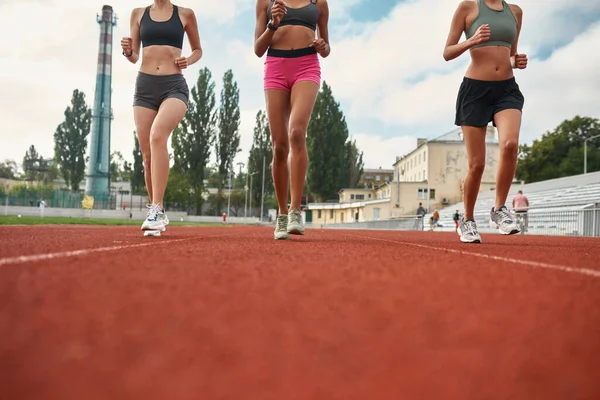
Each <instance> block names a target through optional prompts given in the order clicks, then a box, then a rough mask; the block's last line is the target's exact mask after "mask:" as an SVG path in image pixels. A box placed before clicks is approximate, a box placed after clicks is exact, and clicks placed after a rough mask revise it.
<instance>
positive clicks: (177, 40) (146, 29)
mask: <svg viewBox="0 0 600 400" xmlns="http://www.w3.org/2000/svg"><path fill="white" fill-rule="evenodd" d="M184 33H185V30H184V29H183V23H182V22H181V19H180V18H179V11H178V9H177V6H175V5H174V6H173V14H172V15H171V18H169V19H168V20H166V21H162V22H156V21H154V20H152V18H150V6H148V7H146V10H145V11H144V15H142V20H141V21H140V39H141V40H142V47H148V46H161V45H162V46H172V47H176V48H178V49H181V48H183V35H184Z"/></svg>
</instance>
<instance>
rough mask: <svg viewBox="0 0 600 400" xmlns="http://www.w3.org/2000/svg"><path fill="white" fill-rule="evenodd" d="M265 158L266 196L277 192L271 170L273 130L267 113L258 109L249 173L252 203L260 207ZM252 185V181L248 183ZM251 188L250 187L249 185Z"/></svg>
mask: <svg viewBox="0 0 600 400" xmlns="http://www.w3.org/2000/svg"><path fill="white" fill-rule="evenodd" d="M263 158H264V161H265V197H267V196H269V195H272V194H273V193H274V192H275V188H274V186H273V174H272V172H271V160H272V159H273V147H272V143H271V131H270V130H269V121H268V120H267V113H266V112H263V111H258V113H256V123H255V125H254V139H253V141H252V147H251V148H250V156H249V160H248V173H249V174H254V175H252V193H250V195H251V196H252V205H253V206H259V207H260V199H261V193H262V173H263ZM248 186H250V183H248ZM248 190H250V187H248Z"/></svg>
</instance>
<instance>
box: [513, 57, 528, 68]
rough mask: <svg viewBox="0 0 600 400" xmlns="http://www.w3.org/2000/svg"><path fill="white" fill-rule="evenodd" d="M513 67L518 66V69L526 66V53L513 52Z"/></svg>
mask: <svg viewBox="0 0 600 400" xmlns="http://www.w3.org/2000/svg"><path fill="white" fill-rule="evenodd" d="M515 68H518V69H525V68H527V55H525V54H515Z"/></svg>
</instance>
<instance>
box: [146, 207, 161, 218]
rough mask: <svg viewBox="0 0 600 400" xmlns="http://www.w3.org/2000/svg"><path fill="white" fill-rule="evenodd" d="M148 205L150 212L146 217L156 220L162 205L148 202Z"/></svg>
mask: <svg viewBox="0 0 600 400" xmlns="http://www.w3.org/2000/svg"><path fill="white" fill-rule="evenodd" d="M146 207H148V214H147V215H146V219H149V220H156V219H157V217H158V213H159V212H160V207H159V206H158V204H154V205H152V204H148V205H147V206H146Z"/></svg>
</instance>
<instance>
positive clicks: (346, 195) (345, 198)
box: [340, 189, 373, 203]
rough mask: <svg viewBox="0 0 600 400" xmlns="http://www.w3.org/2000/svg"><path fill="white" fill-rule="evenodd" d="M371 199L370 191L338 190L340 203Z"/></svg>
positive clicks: (371, 193)
mask: <svg viewBox="0 0 600 400" xmlns="http://www.w3.org/2000/svg"><path fill="white" fill-rule="evenodd" d="M372 199H373V190H372V189H342V190H340V203H347V202H350V201H364V200H372Z"/></svg>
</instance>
